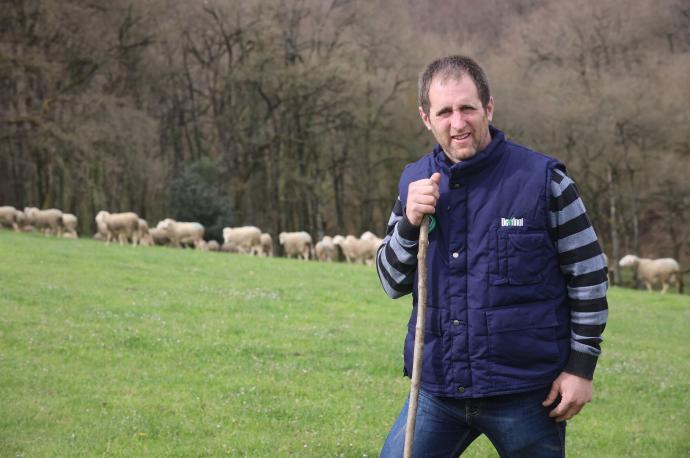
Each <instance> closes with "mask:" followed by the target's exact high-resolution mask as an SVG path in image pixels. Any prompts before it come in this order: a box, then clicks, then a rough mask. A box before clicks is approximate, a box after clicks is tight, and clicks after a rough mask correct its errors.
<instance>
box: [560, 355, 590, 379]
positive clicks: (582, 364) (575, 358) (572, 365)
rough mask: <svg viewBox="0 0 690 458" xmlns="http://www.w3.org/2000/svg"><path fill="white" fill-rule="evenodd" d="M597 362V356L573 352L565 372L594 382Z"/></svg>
mask: <svg viewBox="0 0 690 458" xmlns="http://www.w3.org/2000/svg"><path fill="white" fill-rule="evenodd" d="M597 360H598V357H597V356H592V355H589V354H587V353H580V352H578V351H573V350H571V351H570V358H569V359H568V364H566V365H565V369H563V372H567V373H569V374H573V375H577V376H578V377H582V378H586V379H587V380H592V378H594V368H595V367H596V366H597Z"/></svg>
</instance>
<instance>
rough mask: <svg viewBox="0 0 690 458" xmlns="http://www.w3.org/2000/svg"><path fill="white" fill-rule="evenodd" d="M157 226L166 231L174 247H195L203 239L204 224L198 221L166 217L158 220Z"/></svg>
mask: <svg viewBox="0 0 690 458" xmlns="http://www.w3.org/2000/svg"><path fill="white" fill-rule="evenodd" d="M157 227H158V229H163V230H164V231H166V232H167V235H168V238H169V239H170V242H171V244H172V245H173V246H175V247H180V246H187V245H192V246H194V247H196V246H198V245H199V243H200V242H201V241H202V240H204V226H202V225H201V224H199V223H194V222H182V221H175V220H174V219H171V218H166V219H164V220H163V221H161V222H159V223H158V226H157Z"/></svg>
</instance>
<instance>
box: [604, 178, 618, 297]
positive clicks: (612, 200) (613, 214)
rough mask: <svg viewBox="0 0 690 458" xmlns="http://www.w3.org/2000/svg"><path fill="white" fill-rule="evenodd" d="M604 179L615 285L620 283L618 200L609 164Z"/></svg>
mask: <svg viewBox="0 0 690 458" xmlns="http://www.w3.org/2000/svg"><path fill="white" fill-rule="evenodd" d="M606 178H607V181H608V185H609V186H608V188H609V221H610V223H609V226H610V228H611V255H612V256H613V265H614V268H613V269H612V270H611V284H612V285H617V284H619V282H620V277H619V274H618V268H617V267H616V266H617V263H618V259H620V240H619V238H618V223H617V219H618V216H617V211H616V201H617V200H618V190H617V189H618V188H617V186H616V183H615V181H614V171H613V166H612V165H610V164H609V167H608V170H607V174H606Z"/></svg>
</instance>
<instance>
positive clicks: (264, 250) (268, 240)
mask: <svg viewBox="0 0 690 458" xmlns="http://www.w3.org/2000/svg"><path fill="white" fill-rule="evenodd" d="M260 254H261V256H268V257H272V256H273V237H271V234H269V233H268V232H262V233H261V253H260Z"/></svg>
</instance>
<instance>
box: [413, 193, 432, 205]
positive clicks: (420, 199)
mask: <svg viewBox="0 0 690 458" xmlns="http://www.w3.org/2000/svg"><path fill="white" fill-rule="evenodd" d="M436 200H437V198H436V196H433V195H432V196H430V195H428V194H419V195H417V196H415V198H414V202H415V203H417V204H420V205H436Z"/></svg>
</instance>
